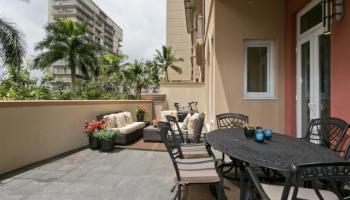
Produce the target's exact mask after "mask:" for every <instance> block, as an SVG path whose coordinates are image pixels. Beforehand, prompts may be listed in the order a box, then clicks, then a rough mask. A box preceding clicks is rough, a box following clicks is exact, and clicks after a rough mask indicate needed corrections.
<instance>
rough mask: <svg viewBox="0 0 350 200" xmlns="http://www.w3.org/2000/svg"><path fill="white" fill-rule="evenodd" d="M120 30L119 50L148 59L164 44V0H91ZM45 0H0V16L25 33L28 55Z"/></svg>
mask: <svg viewBox="0 0 350 200" xmlns="http://www.w3.org/2000/svg"><path fill="white" fill-rule="evenodd" d="M94 1H95V3H96V4H97V5H99V6H100V7H101V8H102V10H103V11H104V12H105V13H106V14H107V15H109V16H110V17H111V18H112V19H113V20H114V21H115V22H116V23H117V24H118V25H120V26H121V27H122V29H123V30H124V42H123V48H122V51H123V52H124V53H125V54H127V55H129V58H130V60H131V59H141V58H144V59H149V58H152V57H153V55H154V51H155V49H156V48H160V47H161V45H163V44H165V37H166V35H165V32H166V30H165V26H166V24H165V23H166V0H94ZM47 9H48V3H47V0H31V1H30V2H29V3H28V4H26V3H24V2H22V1H19V0H0V16H1V17H5V18H6V19H8V20H9V21H11V22H13V23H15V24H16V26H17V27H18V28H19V29H20V30H21V31H22V32H23V33H24V34H25V41H26V44H27V49H28V50H27V52H28V55H33V54H34V53H35V52H34V48H33V47H34V45H35V43H37V42H38V41H40V40H41V39H42V38H43V37H44V36H45V31H44V29H43V27H44V26H45V24H46V23H47V21H48V16H47V15H48V12H47Z"/></svg>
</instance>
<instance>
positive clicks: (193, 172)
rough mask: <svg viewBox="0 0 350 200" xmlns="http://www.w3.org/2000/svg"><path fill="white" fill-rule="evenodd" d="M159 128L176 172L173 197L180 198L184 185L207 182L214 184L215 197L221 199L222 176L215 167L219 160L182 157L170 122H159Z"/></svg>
mask: <svg viewBox="0 0 350 200" xmlns="http://www.w3.org/2000/svg"><path fill="white" fill-rule="evenodd" d="M159 128H160V134H161V137H162V139H163V142H164V145H165V147H166V149H167V151H168V153H169V155H170V158H171V161H172V163H173V166H174V169H175V173H176V180H177V182H176V185H177V188H178V190H177V193H176V196H175V198H176V197H177V198H178V199H181V197H182V196H181V193H182V189H183V187H185V186H191V185H194V184H208V185H210V186H215V188H216V193H215V194H216V198H217V199H219V200H221V199H222V198H223V178H222V177H221V175H220V173H218V171H219V170H218V167H217V166H218V162H219V161H220V160H216V159H215V157H209V158H200V159H184V158H183V157H184V156H183V151H182V148H181V145H180V141H179V139H178V137H176V134H175V133H174V131H173V130H172V128H171V125H170V123H168V122H160V123H159ZM174 189H175V187H174ZM172 191H173V190H172Z"/></svg>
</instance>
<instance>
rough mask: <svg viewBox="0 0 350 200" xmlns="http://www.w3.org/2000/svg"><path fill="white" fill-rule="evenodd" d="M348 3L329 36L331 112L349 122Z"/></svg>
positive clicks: (349, 38) (349, 21)
mask: <svg viewBox="0 0 350 200" xmlns="http://www.w3.org/2000/svg"><path fill="white" fill-rule="evenodd" d="M349 3H350V2H345V8H344V10H345V12H346V13H345V16H344V19H343V20H342V21H340V22H336V21H334V22H333V24H332V35H331V39H332V41H331V43H332V46H331V50H332V51H331V62H332V69H331V112H332V116H335V117H340V118H343V119H345V120H347V121H348V122H350V107H349V99H350V93H349V88H350V79H349V75H350V57H349V55H350V53H349V50H350V15H349V14H350V13H349V12H350V4H349Z"/></svg>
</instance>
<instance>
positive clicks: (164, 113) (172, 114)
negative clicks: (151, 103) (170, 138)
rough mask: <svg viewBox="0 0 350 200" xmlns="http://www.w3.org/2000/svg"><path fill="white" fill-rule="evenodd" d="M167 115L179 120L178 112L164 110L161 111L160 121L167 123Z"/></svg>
mask: <svg viewBox="0 0 350 200" xmlns="http://www.w3.org/2000/svg"><path fill="white" fill-rule="evenodd" d="M167 115H171V116H174V117H176V120H178V116H177V110H163V111H160V117H161V118H160V121H162V122H167V121H168V120H167V119H166V116H167Z"/></svg>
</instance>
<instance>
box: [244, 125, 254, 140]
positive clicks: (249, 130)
mask: <svg viewBox="0 0 350 200" xmlns="http://www.w3.org/2000/svg"><path fill="white" fill-rule="evenodd" d="M243 128H244V135H245V136H246V137H247V138H253V137H254V134H255V127H254V126H252V125H249V124H245V125H244V126H243Z"/></svg>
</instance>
